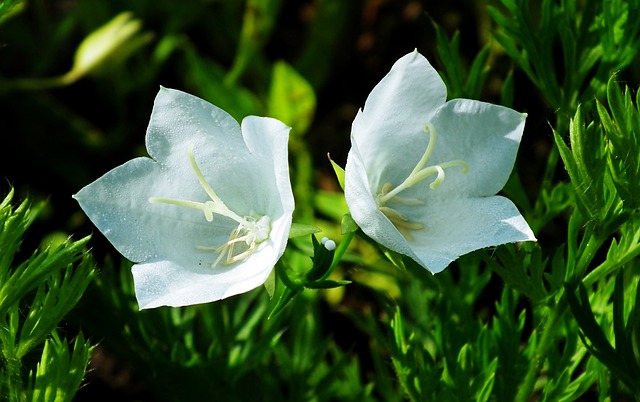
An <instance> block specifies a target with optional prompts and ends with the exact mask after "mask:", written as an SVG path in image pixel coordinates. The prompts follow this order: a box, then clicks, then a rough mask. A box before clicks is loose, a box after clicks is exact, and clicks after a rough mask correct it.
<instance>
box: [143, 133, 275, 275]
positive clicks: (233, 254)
mask: <svg viewBox="0 0 640 402" xmlns="http://www.w3.org/2000/svg"><path fill="white" fill-rule="evenodd" d="M193 148H194V146H193V144H192V145H190V146H189V148H188V150H187V154H188V157H189V163H190V164H191V168H192V169H193V171H194V173H195V175H196V177H197V179H198V182H199V183H200V186H201V187H202V188H203V189H204V191H205V192H206V193H207V195H208V196H209V198H210V200H208V201H205V202H196V201H188V200H178V199H173V198H163V197H150V198H149V202H150V203H153V204H169V205H175V206H179V207H185V208H191V209H196V210H199V211H202V213H203V214H204V217H205V219H206V220H207V221H208V222H211V221H213V214H218V215H222V216H226V217H227V218H231V219H233V220H234V221H236V222H237V223H238V224H239V225H238V227H237V228H235V229H233V230H232V231H231V233H230V234H229V237H228V239H227V242H226V243H224V244H223V245H221V246H214V247H208V246H196V249H198V250H203V251H214V252H217V253H218V257H217V258H216V260H215V261H214V262H213V264H211V267H212V268H215V267H216V266H217V265H218V264H219V263H220V262H222V264H223V265H230V264H233V263H235V262H238V261H242V260H245V259H247V258H248V257H249V256H250V255H251V254H253V252H254V251H255V250H256V248H257V246H258V244H260V243H262V242H263V241H265V240H267V239H268V238H269V233H270V232H271V219H270V218H269V217H268V216H260V217H259V218H258V217H257V216H255V215H254V216H245V217H241V216H240V215H238V214H236V213H235V212H233V211H231V210H230V209H229V208H228V207H227V206H226V205H225V203H224V202H223V201H222V199H220V197H218V195H217V194H216V193H215V191H213V188H212V187H211V186H210V185H209V183H207V181H206V179H205V178H204V175H203V174H202V172H201V171H200V168H199V167H198V163H197V162H196V159H195V156H194V154H193ZM251 214H252V215H253V212H251ZM238 243H245V244H246V246H247V247H246V249H244V250H242V249H243V248H245V247H241V248H240V250H238V248H239V247H237V245H238Z"/></svg>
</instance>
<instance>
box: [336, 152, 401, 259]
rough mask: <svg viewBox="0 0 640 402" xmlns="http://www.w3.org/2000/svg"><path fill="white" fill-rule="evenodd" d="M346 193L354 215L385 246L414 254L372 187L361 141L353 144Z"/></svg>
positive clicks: (347, 169) (348, 158)
mask: <svg viewBox="0 0 640 402" xmlns="http://www.w3.org/2000/svg"><path fill="white" fill-rule="evenodd" d="M344 179H345V186H344V196H345V199H346V201H347V204H348V205H349V211H350V212H351V217H352V218H353V220H354V221H356V223H357V224H358V226H360V228H361V229H362V231H363V232H364V233H365V234H366V235H367V236H369V237H371V238H372V239H373V240H375V241H377V242H378V243H380V244H382V245H383V246H385V247H387V248H389V249H392V250H394V251H397V252H399V253H402V254H406V255H410V254H411V248H410V247H409V245H408V244H407V242H406V239H405V238H404V237H402V235H401V234H400V232H398V230H397V229H396V228H395V226H393V224H392V223H391V221H389V219H387V217H386V216H384V215H383V214H382V213H381V212H380V211H379V210H378V205H377V204H376V202H375V199H374V195H373V193H372V192H371V188H370V187H369V182H368V179H367V170H366V168H365V167H364V163H363V161H362V157H361V155H360V153H359V149H358V145H356V144H355V143H353V144H352V146H351V150H349V155H348V157H347V165H346V167H345V176H344Z"/></svg>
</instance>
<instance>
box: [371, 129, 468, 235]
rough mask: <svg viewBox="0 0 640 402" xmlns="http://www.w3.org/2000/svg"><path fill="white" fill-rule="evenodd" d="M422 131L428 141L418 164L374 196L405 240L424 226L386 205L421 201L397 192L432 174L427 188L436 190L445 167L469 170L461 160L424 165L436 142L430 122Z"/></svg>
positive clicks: (442, 178) (419, 202) (415, 203)
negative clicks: (431, 179) (397, 183)
mask: <svg viewBox="0 0 640 402" xmlns="http://www.w3.org/2000/svg"><path fill="white" fill-rule="evenodd" d="M424 131H425V132H426V133H428V134H429V143H428V144H427V149H426V150H425V152H424V155H422V158H420V161H418V164H417V165H416V166H415V167H414V168H413V170H412V171H411V173H410V174H409V176H408V177H407V178H406V179H405V180H404V181H403V182H402V183H400V184H399V185H398V186H396V187H393V185H392V184H391V183H385V184H384V185H383V186H382V188H381V189H380V194H378V195H377V196H376V203H377V204H378V210H380V212H382V213H383V214H384V215H385V216H386V217H387V218H388V219H389V220H390V221H391V223H393V225H394V226H395V227H396V228H397V229H398V231H399V232H400V233H401V234H402V235H403V236H404V237H405V238H406V239H407V240H413V236H411V233H410V232H409V231H410V230H420V229H422V228H423V227H424V226H423V225H422V224H420V223H415V222H411V221H409V219H408V218H407V217H406V216H404V215H403V214H401V213H399V212H398V211H396V210H395V209H393V208H390V207H388V206H387V203H397V204H403V205H414V206H415V205H421V204H423V202H422V201H421V200H419V199H416V198H404V197H399V196H398V194H399V193H401V192H402V191H404V190H406V189H408V188H409V187H412V186H414V185H415V184H417V183H419V182H421V181H423V180H424V179H426V178H428V177H430V176H433V175H436V178H435V179H433V181H432V182H431V184H429V188H431V189H432V190H436V189H437V188H438V187H440V185H441V184H442V182H444V179H445V176H446V175H445V169H449V168H452V167H456V166H457V167H461V168H462V173H467V172H468V171H469V165H468V164H467V163H466V162H464V161H462V160H452V161H448V162H444V163H440V164H437V165H431V166H427V167H425V165H426V164H427V161H428V160H429V157H431V154H432V153H433V149H434V147H435V144H436V131H435V128H434V127H433V125H431V124H430V123H427V125H425V127H424Z"/></svg>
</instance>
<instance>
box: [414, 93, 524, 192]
mask: <svg viewBox="0 0 640 402" xmlns="http://www.w3.org/2000/svg"><path fill="white" fill-rule="evenodd" d="M525 118H526V114H523V113H518V112H516V111H515V110H513V109H509V108H506V107H503V106H498V105H492V104H489V103H484V102H479V101H474V100H468V99H456V100H452V101H449V102H447V104H446V105H445V106H443V107H442V108H441V109H440V110H438V112H437V113H436V114H435V116H434V117H433V119H432V121H431V123H432V124H433V126H434V129H435V132H436V136H437V137H436V143H435V148H434V151H433V154H432V155H433V156H432V158H431V159H429V161H428V162H427V165H434V164H437V163H443V162H447V161H450V160H463V161H464V162H466V163H467V164H468V165H469V171H468V173H466V174H461V173H460V172H461V170H462V169H461V168H451V169H448V170H447V171H446V179H445V181H444V182H443V184H442V186H441V187H439V188H438V189H437V190H436V191H432V192H430V193H428V194H430V196H434V197H439V198H441V199H444V198H448V197H454V196H457V197H460V196H462V197H464V196H489V195H494V194H496V193H497V192H498V191H500V190H501V189H502V187H504V185H505V183H506V182H507V179H508V178H509V175H510V174H511V170H512V169H513V165H514V163H515V160H516V155H517V153H518V147H519V145H520V139H521V138H522V132H523V130H524V124H525ZM425 149H426V148H425ZM414 163H415V162H414ZM427 180H428V179H427ZM423 188H424V191H425V192H428V191H429V190H428V187H427V186H426V184H425V185H424V186H423ZM407 196H410V195H409V194H407Z"/></svg>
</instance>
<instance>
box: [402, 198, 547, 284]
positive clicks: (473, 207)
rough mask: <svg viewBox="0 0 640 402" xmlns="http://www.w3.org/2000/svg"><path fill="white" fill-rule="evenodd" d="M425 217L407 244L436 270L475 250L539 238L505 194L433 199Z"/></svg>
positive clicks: (429, 266)
mask: <svg viewBox="0 0 640 402" xmlns="http://www.w3.org/2000/svg"><path fill="white" fill-rule="evenodd" d="M423 219H424V221H420V222H419V223H421V224H423V225H424V228H423V229H421V230H416V231H412V232H411V234H412V235H413V240H412V241H407V242H406V243H407V245H408V246H410V247H411V250H412V252H413V255H410V256H411V257H412V258H414V259H415V260H416V261H417V262H418V263H420V264H421V265H422V266H424V267H425V268H427V269H428V270H429V271H431V272H432V273H438V272H440V271H442V270H443V269H445V268H446V267H447V265H449V263H450V262H452V261H454V260H455V259H457V258H458V257H460V256H461V255H464V254H467V253H469V252H471V251H474V250H478V249H481V248H485V247H493V246H498V245H500V244H506V243H514V242H520V241H530V240H536V238H535V236H534V234H533V232H532V231H531V229H530V228H529V225H528V224H527V222H526V221H525V220H524V218H523V217H522V215H521V214H520V212H518V209H517V208H516V206H515V205H514V204H513V203H512V202H511V201H510V200H508V199H506V198H504V197H501V196H493V197H485V198H474V199H451V200H445V201H441V202H433V203H430V204H428V205H425V206H423ZM390 248H391V247H390ZM399 252H401V251H399Z"/></svg>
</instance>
